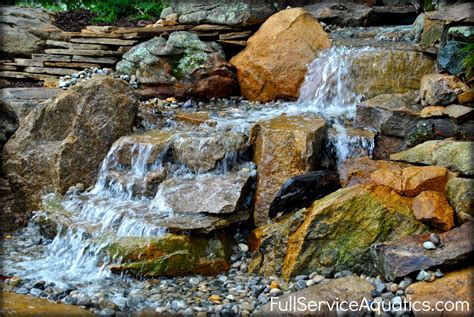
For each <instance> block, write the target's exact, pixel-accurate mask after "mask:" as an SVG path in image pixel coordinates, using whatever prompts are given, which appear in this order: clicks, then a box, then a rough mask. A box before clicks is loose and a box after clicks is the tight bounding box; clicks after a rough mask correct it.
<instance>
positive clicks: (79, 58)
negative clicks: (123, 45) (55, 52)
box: [72, 55, 119, 64]
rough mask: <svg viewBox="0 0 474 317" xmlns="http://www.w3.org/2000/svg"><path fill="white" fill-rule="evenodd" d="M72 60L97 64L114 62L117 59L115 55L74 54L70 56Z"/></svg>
mask: <svg viewBox="0 0 474 317" xmlns="http://www.w3.org/2000/svg"><path fill="white" fill-rule="evenodd" d="M72 61H73V62H83V63H99V64H115V63H116V62H118V61H119V58H117V57H90V56H81V55H74V56H72Z"/></svg>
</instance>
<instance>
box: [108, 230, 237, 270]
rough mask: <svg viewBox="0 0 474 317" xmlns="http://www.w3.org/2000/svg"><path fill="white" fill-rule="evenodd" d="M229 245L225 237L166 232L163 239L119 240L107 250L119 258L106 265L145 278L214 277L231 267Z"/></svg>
mask: <svg viewBox="0 0 474 317" xmlns="http://www.w3.org/2000/svg"><path fill="white" fill-rule="evenodd" d="M230 243H231V240H230V238H229V236H228V235H226V234H214V235H211V236H204V235H181V234H172V233H168V234H166V235H164V236H163V237H119V238H116V240H115V241H113V242H111V243H110V244H109V245H108V247H107V250H106V251H107V253H108V255H109V256H111V257H115V258H121V259H122V261H121V263H120V264H115V265H110V266H109V268H110V269H111V271H112V272H126V273H129V274H132V275H135V276H146V277H158V276H182V275H189V274H203V275H216V274H218V273H220V272H224V271H226V270H228V269H229V268H230V263H229V257H230V253H231V245H230Z"/></svg>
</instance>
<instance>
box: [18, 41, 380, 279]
mask: <svg viewBox="0 0 474 317" xmlns="http://www.w3.org/2000/svg"><path fill="white" fill-rule="evenodd" d="M370 50H373V49H372V48H349V47H333V48H330V49H328V50H325V51H323V52H321V53H320V54H319V55H318V56H317V57H316V58H315V60H314V61H313V62H312V63H311V64H310V65H309V66H308V73H307V75H306V77H305V80H304V83H303V84H302V87H301V93H300V97H299V99H298V100H297V101H296V102H284V103H278V105H275V104H273V105H264V106H262V107H260V108H258V109H236V108H234V109H231V110H230V111H227V112H226V115H225V116H213V117H212V119H213V120H214V121H215V122H216V124H215V126H213V127H210V126H208V127H198V128H196V129H193V130H191V131H177V130H170V131H167V130H164V131H165V132H166V133H168V134H169V135H173V137H172V138H169V137H168V136H166V137H164V139H163V140H165V141H163V144H166V145H163V144H161V143H160V144H158V143H159V142H158V143H153V142H152V141H151V139H152V138H148V137H147V136H146V135H144V136H143V135H142V136H141V137H140V138H133V136H131V137H124V138H122V139H120V140H118V141H117V142H115V143H114V145H113V146H112V147H111V149H110V150H109V152H108V154H107V156H106V157H105V158H104V160H103V162H102V164H101V166H100V169H99V175H98V179H97V182H96V184H95V186H94V187H93V189H92V190H90V191H86V192H85V193H82V194H72V195H70V196H68V197H67V198H66V199H64V200H62V201H61V202H60V203H56V205H58V206H59V207H58V208H62V209H64V211H65V212H64V213H63V214H64V217H65V219H66V220H67V221H66V222H65V223H66V225H63V226H62V227H60V228H57V235H56V236H55V237H54V238H53V240H52V242H51V243H50V244H49V245H48V246H47V247H46V248H45V253H44V256H43V257H42V258H40V259H26V260H25V261H23V262H19V263H12V264H14V265H12V266H11V267H9V270H10V272H12V273H13V274H15V273H18V274H20V275H21V276H23V277H25V278H28V277H30V278H35V279H38V278H42V279H44V280H48V281H53V282H55V283H57V284H58V285H61V283H65V282H67V281H70V282H71V283H80V284H83V285H85V284H88V285H92V283H91V281H97V280H100V279H104V277H107V278H108V279H110V278H116V277H114V276H112V275H111V274H110V272H109V270H108V269H107V267H106V266H107V264H109V263H110V262H111V261H112V262H113V261H119V260H120V259H110V258H108V257H107V256H104V252H103V249H104V248H105V247H107V245H108V243H110V240H111V239H113V237H124V236H135V237H160V236H162V235H164V234H165V233H166V228H164V227H162V226H160V225H158V224H159V223H161V222H160V220H163V219H165V220H168V219H169V218H170V217H173V210H172V208H171V207H170V206H169V205H168V204H167V201H166V197H165V196H164V194H163V191H162V189H161V188H160V187H159V186H155V187H153V186H154V185H155V183H154V182H155V181H156V182H157V183H159V182H161V181H163V179H169V178H175V179H178V180H180V179H183V180H184V179H186V178H189V177H195V178H196V179H199V178H198V177H201V176H203V175H204V176H205V175H208V176H209V175H210V176H212V175H222V174H226V173H229V172H230V171H232V170H233V169H235V168H236V167H237V168H243V166H246V167H248V166H250V168H254V167H252V166H251V164H252V163H251V162H250V161H251V159H250V156H249V155H247V156H245V155H244V154H243V153H244V152H245V151H246V150H247V149H248V145H247V144H246V143H245V142H246V141H242V140H243V139H245V138H235V137H233V136H232V133H240V136H243V135H244V134H247V136H246V137H248V131H249V130H250V127H251V126H252V125H253V124H254V123H255V122H257V121H261V120H267V119H271V118H273V117H276V116H279V115H281V114H286V115H305V114H317V115H320V116H322V117H324V118H325V119H326V121H327V123H328V125H329V129H328V130H330V131H332V132H330V133H329V134H328V137H327V138H326V139H327V140H328V146H329V147H330V148H331V149H332V150H333V151H334V153H335V155H336V157H337V161H338V162H340V161H342V160H344V159H346V158H350V157H354V156H360V155H364V154H365V155H367V154H369V155H370V154H371V150H372V148H373V141H372V140H370V138H367V137H364V136H361V135H358V134H353V133H351V131H350V126H349V125H348V123H349V122H350V121H351V120H352V119H353V117H354V114H355V108H356V104H357V103H358V102H360V100H361V98H362V96H360V95H358V94H357V93H356V92H355V91H354V87H353V86H354V80H356V78H353V77H352V73H351V62H352V60H353V59H354V57H355V56H357V54H362V53H365V52H367V51H370ZM175 126H176V124H174V125H172V128H169V129H175ZM150 132H153V131H150ZM155 136H156V135H155ZM160 142H161V141H160ZM209 144H211V145H213V146H214V147H215V148H218V149H219V151H220V152H222V153H211V154H212V155H211V156H212V157H214V156H215V157H217V158H216V159H215V160H214V158H211V159H212V160H211V161H210V162H211V163H212V164H210V165H205V163H207V161H206V160H209V159H210V158H209V157H206V153H208V152H209V150H208V148H207V146H208V145H209ZM216 144H218V146H216ZM172 147H174V150H175V153H174V154H175V156H176V157H174V158H173V159H174V160H178V161H180V162H179V164H178V163H173V162H170V161H167V160H168V159H169V158H168V154H169V150H170V148H172ZM206 151H207V152H206ZM185 153H186V155H189V153H193V157H192V158H191V159H189V158H186V157H184V156H185ZM208 156H209V155H208ZM214 162H216V164H214ZM173 164H175V165H173ZM196 164H197V165H198V166H194V165H196ZM170 165H171V166H170ZM203 167H204V168H203ZM168 190H169V189H168ZM168 192H169V191H168ZM56 199H57V198H56V197H55V196H54V195H52V196H49V197H46V200H45V201H46V203H47V202H48V201H50V202H55V200H56ZM38 216H40V215H38ZM157 220H158V221H157ZM196 221H198V220H196Z"/></svg>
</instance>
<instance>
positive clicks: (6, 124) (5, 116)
mask: <svg viewBox="0 0 474 317" xmlns="http://www.w3.org/2000/svg"><path fill="white" fill-rule="evenodd" d="M18 121H19V120H18V117H17V115H16V113H15V111H14V110H13V109H12V107H10V106H9V105H8V104H7V103H5V102H4V101H3V100H0V154H1V153H2V150H3V146H4V145H5V143H7V141H8V139H9V138H10V136H12V135H13V133H14V132H15V131H16V129H18V125H19V122H18ZM0 171H1V168H0Z"/></svg>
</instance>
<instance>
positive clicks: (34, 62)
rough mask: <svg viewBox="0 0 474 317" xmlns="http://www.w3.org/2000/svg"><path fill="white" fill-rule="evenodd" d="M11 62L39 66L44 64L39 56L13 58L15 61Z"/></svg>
mask: <svg viewBox="0 0 474 317" xmlns="http://www.w3.org/2000/svg"><path fill="white" fill-rule="evenodd" d="M12 64H14V65H17V66H39V67H42V66H44V64H43V60H42V59H40V58H32V59H27V58H15V61H14V62H13V63H12Z"/></svg>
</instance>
